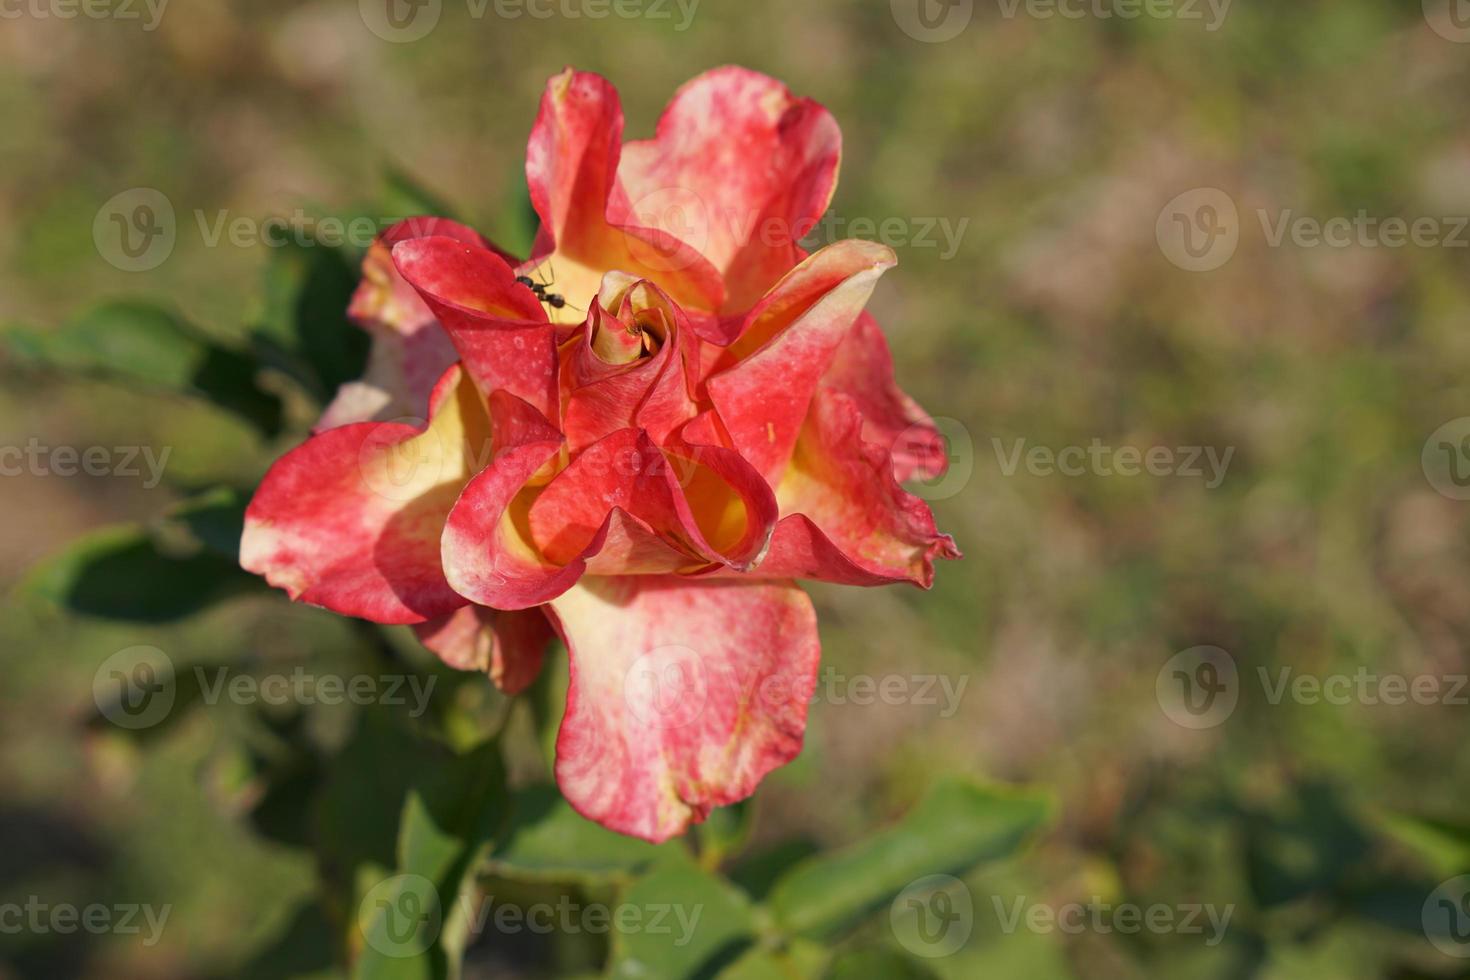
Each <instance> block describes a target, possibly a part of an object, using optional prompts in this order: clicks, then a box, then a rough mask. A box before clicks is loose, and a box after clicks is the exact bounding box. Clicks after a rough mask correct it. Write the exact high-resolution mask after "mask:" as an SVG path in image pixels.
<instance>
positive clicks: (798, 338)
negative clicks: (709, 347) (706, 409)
mask: <svg viewBox="0 0 1470 980" xmlns="http://www.w3.org/2000/svg"><path fill="white" fill-rule="evenodd" d="M895 262H896V259H895V258H894V255H893V250H892V249H889V248H887V247H885V246H883V245H877V244H873V243H871V242H862V241H845V242H838V243H837V244H835V245H832V246H829V247H828V248H824V249H822V250H821V251H820V252H818V253H816V254H815V255H813V256H812V257H811V258H809V259H807V260H806V261H805V262H803V263H802V264H801V265H800V266H798V267H797V268H796V269H794V270H792V272H791V274H790V275H788V276H787V277H786V278H785V279H783V280H782V281H781V283H780V285H778V286H777V287H776V288H775V289H774V290H772V291H771V293H770V294H769V295H768V296H767V297H766V298H765V299H764V300H762V301H761V303H760V305H759V306H757V307H756V308H755V309H754V310H752V311H751V313H750V316H749V317H747V319H746V322H745V325H744V327H743V328H742V330H741V334H740V338H739V340H737V341H736V342H735V343H734V344H733V345H732V346H731V347H730V348H729V349H728V350H726V351H725V353H724V354H723V355H722V360H721V362H720V364H721V365H728V366H717V367H716V370H715V373H714V375H713V376H711V377H710V378H709V379H708V381H707V382H706V385H707V387H708V390H709V395H710V399H711V401H713V403H714V405H715V408H716V409H717V410H718V411H719V413H720V418H721V419H722V420H723V421H724V423H725V425H726V427H727V428H728V430H729V433H730V438H731V439H732V440H733V442H734V445H735V448H736V449H738V450H739V451H740V454H741V455H742V456H744V457H745V458H746V459H748V460H749V461H750V462H751V463H752V464H753V465H754V466H755V468H756V469H757V470H759V471H760V472H761V474H762V475H764V476H765V477H766V479H767V480H768V481H770V482H771V483H772V484H773V485H774V484H775V483H777V482H778V481H779V479H780V474H781V470H782V468H783V467H784V466H785V465H786V461H787V459H789V458H790V456H791V449H792V447H793V446H794V445H795V444H796V437H797V434H798V433H799V432H800V430H801V424H802V420H803V419H804V418H805V417H806V414H807V407H808V406H809V404H810V403H811V398H812V393H813V392H815V391H816V389H817V385H818V382H819V381H820V380H821V377H822V375H823V374H825V373H826V372H827V369H828V367H829V366H830V365H831V364H832V360H833V358H834V357H835V356H836V352H837V349H838V347H839V346H840V345H841V344H842V342H843V341H844V340H845V339H846V338H847V335H848V333H849V331H850V329H851V327H852V325H853V323H854V322H855V321H856V320H857V318H858V317H859V315H860V314H861V313H862V312H863V307H864V306H865V305H866V304H867V302H868V297H869V296H871V295H872V293H873V288H874V286H876V285H877V282H878V278H879V277H880V276H882V275H883V273H884V272H885V271H887V270H888V269H890V268H892V267H893V265H894V263H895Z"/></svg>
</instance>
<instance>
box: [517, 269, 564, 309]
mask: <svg viewBox="0 0 1470 980" xmlns="http://www.w3.org/2000/svg"><path fill="white" fill-rule="evenodd" d="M516 282H518V283H520V284H521V285H522V286H525V287H526V288H527V289H529V290H530V291H531V292H533V293H535V294H536V298H537V299H539V300H540V301H541V302H543V303H545V304H546V305H547V306H549V307H551V308H552V309H553V310H560V309H563V308H565V307H566V306H567V305H568V304H567V301H566V298H565V297H563V296H561V295H559V294H557V293H553V292H550V291H549V287H550V286H551V285H552V284H554V283H555V282H556V273H555V271H553V272H552V274H551V281H550V282H545V283H542V282H537V281H536V280H534V279H532V278H531V277H530V276H516ZM572 309H574V310H575V309H576V307H575V306H574V307H572Z"/></svg>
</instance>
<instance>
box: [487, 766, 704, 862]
mask: <svg viewBox="0 0 1470 980" xmlns="http://www.w3.org/2000/svg"><path fill="white" fill-rule="evenodd" d="M688 860H689V857H688V852H687V850H685V848H684V845H683V844H682V843H680V842H678V841H671V842H669V843H667V844H660V845H657V846H655V845H653V844H649V843H647V842H646V841H641V840H636V839H635V838H632V837H624V836H623V835H622V834H618V833H614V832H613V831H611V830H608V829H607V828H605V827H602V826H600V825H598V824H595V823H593V822H592V821H590V820H588V819H587V818H585V817H583V816H581V815H580V814H578V813H577V812H576V811H575V810H573V809H572V808H571V806H570V805H569V804H568V803H567V801H566V800H565V799H563V798H562V795H561V793H560V792H558V791H557V789H556V787H555V786H552V785H550V784H545V783H542V784H536V785H533V786H527V787H525V788H523V789H520V790H517V791H516V792H515V794H514V807H513V815H512V818H511V826H510V829H509V830H508V831H507V832H506V835H505V841H504V843H503V844H502V845H501V847H500V848H498V849H497V850H496V852H495V854H494V855H493V856H492V857H491V861H490V864H491V867H492V868H493V870H494V872H495V873H496V874H498V875H501V876H503V877H506V878H512V879H526V880H532V881H546V880H556V881H570V882H588V881H592V882H597V881H608V880H616V879H619V878H626V877H628V876H631V875H633V874H636V873H637V872H639V871H641V870H643V869H645V868H648V867H651V866H653V865H656V864H666V863H687V862H688Z"/></svg>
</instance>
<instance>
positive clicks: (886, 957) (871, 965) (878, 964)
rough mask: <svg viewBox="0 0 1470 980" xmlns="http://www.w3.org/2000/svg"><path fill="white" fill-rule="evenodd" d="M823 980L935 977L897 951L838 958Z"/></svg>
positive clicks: (930, 979) (863, 952)
mask: <svg viewBox="0 0 1470 980" xmlns="http://www.w3.org/2000/svg"><path fill="white" fill-rule="evenodd" d="M824 980H936V975H935V973H934V972H933V971H932V970H930V969H929V968H928V967H927V966H925V965H924V964H922V963H920V962H918V961H917V960H915V959H914V958H913V957H911V956H905V955H903V954H902V953H900V952H898V951H897V950H893V949H865V950H857V951H855V952H851V953H845V954H843V955H841V956H839V957H838V958H837V959H836V961H834V962H833V964H832V968H831V969H829V970H828V971H827V972H826V974H825V975H824Z"/></svg>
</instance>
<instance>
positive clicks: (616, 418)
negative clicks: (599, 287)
mask: <svg viewBox="0 0 1470 980" xmlns="http://www.w3.org/2000/svg"><path fill="white" fill-rule="evenodd" d="M603 293H604V295H603V296H602V297H600V298H599V301H598V303H597V304H595V305H594V308H593V310H592V314H591V315H590V316H589V317H588V321H587V324H586V325H585V327H584V329H583V330H581V331H580V332H579V333H578V334H576V335H575V336H574V338H573V341H570V342H568V343H567V344H566V345H565V346H563V348H562V367H561V378H562V391H563V392H564V393H565V394H564V400H565V405H566V407H565V409H564V411H563V416H562V429H563V431H564V432H565V433H566V437H567V445H568V448H569V449H570V450H571V451H572V452H577V451H579V450H581V449H582V448H583V447H585V446H588V445H590V444H592V443H594V442H596V441H597V440H599V439H602V438H604V437H606V436H608V435H610V434H611V433H613V432H615V431H617V430H618V429H626V428H632V427H638V428H642V429H645V430H647V431H648V433H649V435H650V436H651V437H652V438H653V440H654V441H655V442H656V443H659V444H662V443H663V441H664V440H665V439H666V438H667V437H668V435H669V433H670V432H672V431H673V430H674V429H676V428H677V427H679V426H680V425H683V424H684V423H685V422H687V421H688V420H689V419H691V418H693V417H694V415H695V407H694V402H693V400H692V399H691V398H690V396H689V386H688V383H687V382H686V379H685V362H686V358H685V351H686V350H688V349H689V345H690V344H692V343H694V342H695V341H694V338H693V335H692V333H691V331H690V328H689V324H688V320H687V318H686V317H685V316H684V313H683V311H682V310H681V309H680V308H679V307H678V305H677V304H675V303H674V302H673V300H672V299H670V298H669V297H668V295H667V294H666V293H664V292H663V291H662V290H660V289H659V288H658V287H657V286H654V285H653V284H652V283H650V282H648V281H646V280H632V279H630V278H629V277H626V276H622V275H620V274H618V273H610V274H609V275H608V276H607V279H606V280H605V284H604V290H603ZM604 303H606V304H609V305H610V306H611V307H612V308H611V309H609V308H608V307H605V306H604ZM643 321H647V322H651V323H656V324H657V325H658V327H659V330H660V331H661V332H662V336H660V337H658V338H657V340H658V343H659V347H658V350H657V351H655V352H654V353H653V354H652V355H650V356H642V357H640V356H638V353H637V352H629V351H627V350H625V348H626V347H629V346H631V345H634V344H636V348H637V351H641V350H642V348H643V345H644V341H643V339H642V337H641V336H639V335H637V334H636V333H635V331H636V330H637V328H638V324H639V323H640V322H643ZM604 338H606V339H604ZM599 349H600V350H599ZM609 352H611V353H612V354H614V355H616V356H617V357H620V358H625V359H624V360H623V361H622V362H621V363H610V362H609Z"/></svg>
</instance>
